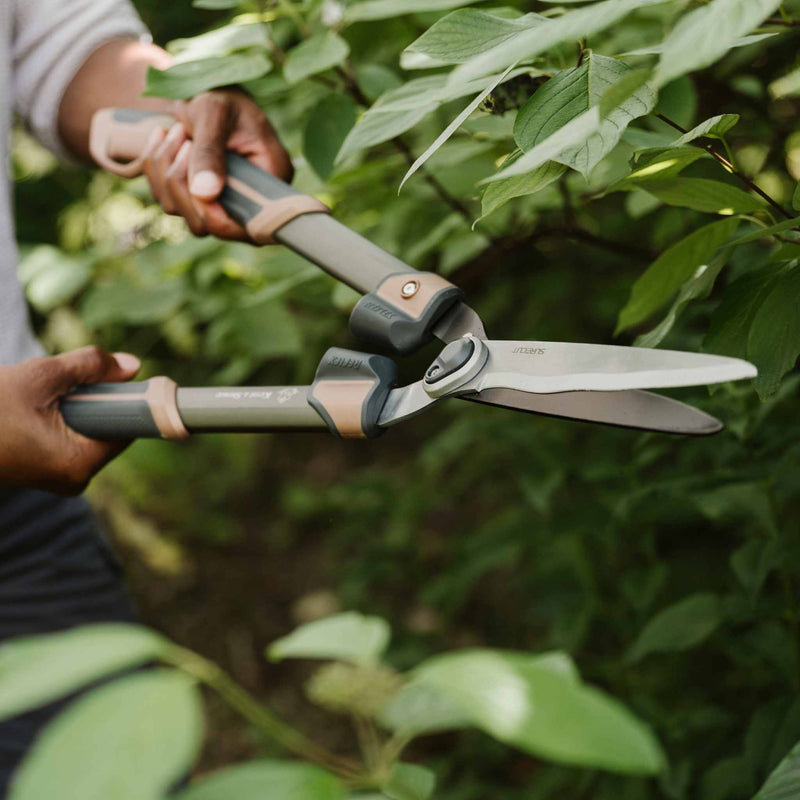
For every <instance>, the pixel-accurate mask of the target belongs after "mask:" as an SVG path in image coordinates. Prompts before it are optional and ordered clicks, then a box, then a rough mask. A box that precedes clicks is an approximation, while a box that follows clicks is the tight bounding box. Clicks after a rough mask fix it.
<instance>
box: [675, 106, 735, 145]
mask: <svg viewBox="0 0 800 800" xmlns="http://www.w3.org/2000/svg"><path fill="white" fill-rule="evenodd" d="M738 121H739V115H738V114H719V115H718V116H716V117H709V119H707V120H704V121H703V122H701V123H700V124H699V125H696V126H695V127H694V128H692V129H691V130H690V131H687V132H686V133H684V134H683V136H679V137H678V138H677V139H676V140H675V141H674V142H672V144H671V145H670V147H680V146H681V145H682V144H689V142H693V141H694V140H695V139H699V138H701V137H703V136H705V137H711V138H714V139H718V138H720V137H721V136H724V135H725V134H726V133H727V132H728V131H729V130H730V129H731V128H732V127H733V126H734V125H736V123H737V122H738Z"/></svg>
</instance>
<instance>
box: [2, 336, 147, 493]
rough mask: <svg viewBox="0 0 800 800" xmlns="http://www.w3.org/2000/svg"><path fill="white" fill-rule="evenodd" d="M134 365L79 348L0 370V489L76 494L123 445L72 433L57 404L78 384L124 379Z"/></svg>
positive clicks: (122, 357)
mask: <svg viewBox="0 0 800 800" xmlns="http://www.w3.org/2000/svg"><path fill="white" fill-rule="evenodd" d="M140 366H141V365H140V363H139V359H138V358H136V356H133V355H130V354H129V353H115V354H114V355H111V354H109V353H105V352H103V351H102V350H99V349H98V348H96V347H84V348H82V349H81V350H74V351H72V352H71V353H64V354H63V355H60V356H51V357H49V358H34V359H31V360H30V361H23V362H22V363H21V364H17V365H15V366H11V367H0V485H7V486H27V487H31V488H36V489H43V490H45V491H49V492H54V493H56V494H64V495H75V494H80V493H81V492H82V491H83V490H84V489H85V488H86V485H87V484H88V483H89V481H90V480H91V478H92V477H93V475H94V474H95V473H96V472H97V471H98V470H99V469H100V468H101V467H103V466H104V465H105V464H107V463H108V462H109V461H110V460H111V459H112V458H114V457H115V456H116V455H118V454H119V453H120V452H121V451H122V450H124V449H125V447H126V446H127V444H128V443H127V442H100V441H95V440H94V439H87V438H86V437H84V436H81V435H80V434H78V433H76V432H75V431H73V430H72V429H71V428H70V427H68V426H67V424H66V423H65V422H64V418H63V417H62V416H61V412H60V410H59V400H60V399H61V398H62V397H63V396H64V395H65V394H66V393H67V392H68V391H69V390H70V389H71V388H73V387H74V386H77V385H79V384H82V383H100V382H102V381H112V382H118V381H127V380H130V379H131V378H132V377H133V376H134V375H135V374H136V373H137V372H138V371H139V367H140Z"/></svg>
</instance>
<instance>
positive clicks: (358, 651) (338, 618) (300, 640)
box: [267, 612, 391, 665]
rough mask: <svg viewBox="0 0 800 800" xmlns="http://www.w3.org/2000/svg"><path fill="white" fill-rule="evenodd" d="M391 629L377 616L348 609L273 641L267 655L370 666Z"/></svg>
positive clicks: (376, 659) (379, 657)
mask: <svg viewBox="0 0 800 800" xmlns="http://www.w3.org/2000/svg"><path fill="white" fill-rule="evenodd" d="M390 636H391V630H390V628H389V625H388V623H387V622H386V621H385V620H383V619H381V618H380V617H365V616H363V615H362V614H357V613H355V612H349V613H346V614H336V615H334V616H332V617H326V618H325V619H320V620H316V621H315V622H309V623H308V624H307V625H302V626H301V627H299V628H297V630H295V631H293V632H292V633H290V634H289V635H288V636H284V637H283V638H282V639H278V641H277V642H273V644H271V645H270V646H269V648H268V650H267V655H268V656H269V658H271V659H272V660H273V661H282V660H283V659H285V658H321V659H330V660H333V661H347V662H349V663H351V664H363V665H370V664H376V663H378V662H379V661H380V659H381V657H382V656H383V654H384V653H385V652H386V648H387V646H388V645H389V638H390Z"/></svg>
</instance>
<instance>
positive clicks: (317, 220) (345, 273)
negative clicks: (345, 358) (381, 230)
mask: <svg viewBox="0 0 800 800" xmlns="http://www.w3.org/2000/svg"><path fill="white" fill-rule="evenodd" d="M174 121H175V120H174V118H173V117H172V116H170V115H169V114H163V113H154V112H149V111H137V110H134V109H125V108H106V109H102V110H101V111H98V112H97V113H96V114H95V116H94V118H93V120H92V130H91V136H90V150H91V152H92V156H93V157H94V159H95V161H96V162H97V163H98V164H99V165H100V166H101V167H103V168H104V169H106V170H108V171H110V172H114V173H116V174H117V175H123V176H125V177H134V176H136V175H139V174H141V172H142V169H143V158H142V154H143V153H144V151H145V149H146V147H147V143H148V141H149V139H150V136H151V134H152V132H153V130H154V129H155V128H162V129H165V130H166V129H168V128H169V127H170V126H171V125H172V124H173V123H174ZM220 203H221V204H222V207H223V208H224V209H225V211H226V212H227V213H228V214H229V215H230V216H231V217H232V218H233V219H235V220H236V221H237V222H239V223H240V224H241V225H243V226H244V227H245V228H246V230H247V232H248V233H249V235H250V237H251V238H252V239H253V241H254V242H256V243H257V244H268V243H272V242H278V243H280V244H285V245H286V246H287V247H290V248H291V249H292V250H294V251H295V252H296V253H299V254H300V255H301V256H304V257H305V258H307V259H308V260H309V261H311V262H313V263H314V264H317V265H318V266H320V267H321V268H322V269H324V270H325V271H326V272H328V273H329V274H330V275H332V276H333V277H334V278H337V279H338V280H340V281H343V282H344V283H346V284H348V285H349V286H352V287H353V288H354V289H356V290H358V291H359V292H362V293H363V294H366V295H367V296H366V297H364V298H363V300H362V301H361V302H360V303H359V304H358V306H357V307H356V309H355V311H354V312H353V316H352V317H351V320H350V327H351V330H352V331H353V333H354V334H355V335H356V336H358V337H360V338H362V339H364V340H365V341H367V342H369V343H371V344H375V345H378V346H380V347H388V348H389V349H391V350H393V351H394V352H397V353H410V352H413V351H414V350H416V349H418V348H419V347H421V346H422V345H424V344H426V343H427V342H428V341H430V339H431V338H432V334H431V330H432V329H433V327H434V326H435V324H436V322H437V321H438V320H439V319H441V317H442V316H443V315H444V314H445V313H446V312H447V311H448V310H449V309H450V308H452V307H453V305H454V304H455V303H456V302H458V301H459V300H460V299H461V297H462V292H461V290H460V289H459V288H458V287H456V286H454V285H453V284H451V283H450V282H449V281H447V280H445V279H444V278H442V277H440V276H439V275H436V274H433V273H430V272H418V271H417V270H415V269H413V268H412V267H410V266H408V264H405V263H403V262H402V261H400V260H399V259H397V258H395V257H394V256H392V255H390V254H389V253H387V252H386V251H385V250H382V249H381V248H380V247H378V246H377V245H374V244H373V243H372V242H370V241H368V240H367V239H364V238H363V237H362V236H360V235H359V234H357V233H356V232H355V231H352V230H350V229H349V228H347V227H346V226H344V225H342V224H341V223H339V222H337V221H336V220H335V219H333V218H332V217H331V216H330V215H329V209H328V208H327V206H325V205H323V204H322V203H321V202H320V201H319V200H316V199H315V198H313V197H308V196H307V195H304V194H301V193H300V192H298V191H297V190H295V189H293V188H292V187H291V186H289V185H288V184H286V183H284V182H283V181H282V180H280V179H279V178H276V177H275V176H274V175H270V174H269V173H267V172H265V171H264V170H262V169H259V168H258V167H256V166H255V165H253V164H251V163H250V162H249V161H247V160H246V159H244V158H242V157H241V156H238V155H236V154H235V153H230V152H229V153H228V154H227V180H226V184H225V188H224V190H223V192H222V194H221V195H220Z"/></svg>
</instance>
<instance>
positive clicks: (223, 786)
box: [175, 760, 344, 800]
mask: <svg viewBox="0 0 800 800" xmlns="http://www.w3.org/2000/svg"><path fill="white" fill-rule="evenodd" d="M342 797H344V786H343V784H342V782H341V781H340V780H339V779H338V778H337V777H336V776H335V775H331V774H330V773H329V772H325V771H324V770H321V769H319V767H314V766H312V765H311V764H297V763H293V762H289V761H266V760H264V761H253V762H251V763H249V764H242V765H240V766H235V767H229V768H228V769H224V770H221V771H220V772H216V773H214V774H212V775H209V776H208V777H205V778H201V779H200V780H199V781H197V783H195V784H193V785H192V786H190V787H189V788H188V789H186V790H185V791H183V792H181V793H180V794H178V795H177V796H176V797H175V800H340V798H342Z"/></svg>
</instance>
